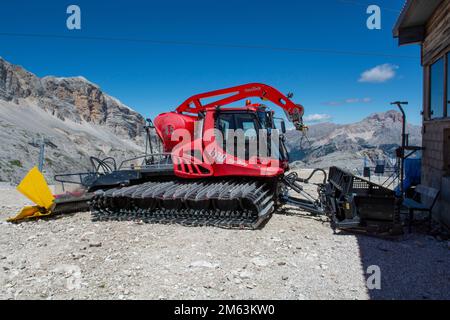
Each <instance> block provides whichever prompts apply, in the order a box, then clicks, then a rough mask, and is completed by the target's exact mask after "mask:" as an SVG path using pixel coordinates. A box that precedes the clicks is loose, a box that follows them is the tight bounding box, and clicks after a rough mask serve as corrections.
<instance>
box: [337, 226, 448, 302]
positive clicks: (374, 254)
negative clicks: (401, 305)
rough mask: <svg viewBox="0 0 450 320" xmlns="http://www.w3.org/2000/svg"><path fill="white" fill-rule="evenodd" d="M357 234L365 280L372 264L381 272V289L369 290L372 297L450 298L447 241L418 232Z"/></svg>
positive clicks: (368, 275)
mask: <svg viewBox="0 0 450 320" xmlns="http://www.w3.org/2000/svg"><path fill="white" fill-rule="evenodd" d="M339 234H340V232H338V233H337V235H339ZM347 234H348V233H347ZM355 237H356V238H357V240H358V244H359V251H360V257H361V264H362V267H363V270H364V271H365V272H366V274H365V276H366V279H368V278H369V277H370V275H371V274H368V273H367V270H368V268H369V267H370V266H373V265H375V266H378V267H379V268H380V271H381V289H372V290H369V289H368V294H369V296H370V298H371V299H447V300H448V299H450V252H449V249H448V248H447V242H446V241H438V240H436V239H435V238H433V237H431V236H427V235H425V234H419V233H413V234H406V235H404V236H400V237H398V239H397V240H384V239H379V238H376V237H372V236H367V235H355Z"/></svg>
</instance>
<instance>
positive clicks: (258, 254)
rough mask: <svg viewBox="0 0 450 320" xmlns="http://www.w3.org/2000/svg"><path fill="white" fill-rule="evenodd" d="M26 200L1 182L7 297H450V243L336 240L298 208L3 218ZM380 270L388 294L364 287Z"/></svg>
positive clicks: (1, 253) (1, 291) (1, 256)
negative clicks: (264, 218)
mask: <svg viewBox="0 0 450 320" xmlns="http://www.w3.org/2000/svg"><path fill="white" fill-rule="evenodd" d="M25 203H28V202H27V200H26V199H25V198H23V197H22V196H21V195H20V194H19V193H18V192H16V191H15V190H14V189H13V188H11V187H8V186H6V185H0V221H2V222H1V223H0V299H449V298H450V255H449V243H448V242H447V241H438V240H436V239H434V238H433V237H430V236H427V235H420V234H411V235H405V236H403V237H401V238H399V239H397V240H396V241H388V240H382V239H378V238H374V237H368V236H360V235H354V234H345V233H337V234H334V233H333V231H332V230H331V228H330V225H329V223H328V222H327V221H326V219H325V218H316V217H311V216H309V215H307V214H306V213H304V212H301V211H299V210H296V209H294V208H285V209H284V210H283V211H282V213H283V214H276V215H274V216H273V217H272V218H271V220H270V221H269V222H268V223H267V225H266V226H265V227H264V228H263V229H262V230H257V231H238V230H224V229H218V228H212V227H202V228H191V227H183V226H178V225H151V224H140V223H137V222H92V221H91V220H90V214H89V213H78V214H74V215H70V216H62V217H59V218H55V219H50V220H39V221H35V222H27V223H21V224H10V223H6V222H4V221H5V220H6V218H7V217H8V216H11V215H13V214H14V213H15V212H16V211H18V210H19V209H20V207H21V206H22V205H23V204H25ZM371 265H377V266H379V267H380V270H381V289H379V290H378V289H373V290H369V289H368V288H367V286H366V278H367V277H368V276H369V275H368V274H367V269H368V267H369V266H371Z"/></svg>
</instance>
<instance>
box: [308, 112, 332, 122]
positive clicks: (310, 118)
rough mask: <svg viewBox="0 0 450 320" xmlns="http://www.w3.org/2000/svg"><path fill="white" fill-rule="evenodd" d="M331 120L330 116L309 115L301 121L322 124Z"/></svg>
mask: <svg viewBox="0 0 450 320" xmlns="http://www.w3.org/2000/svg"><path fill="white" fill-rule="evenodd" d="M330 119H331V116H330V115H329V114H319V113H315V114H310V115H308V116H306V117H303V120H304V121H305V122H324V121H328V120H330Z"/></svg>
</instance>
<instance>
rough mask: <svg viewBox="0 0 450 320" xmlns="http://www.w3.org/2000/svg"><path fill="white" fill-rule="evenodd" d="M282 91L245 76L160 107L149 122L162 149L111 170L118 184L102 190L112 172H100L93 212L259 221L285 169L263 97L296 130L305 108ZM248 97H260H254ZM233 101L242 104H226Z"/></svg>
mask: <svg viewBox="0 0 450 320" xmlns="http://www.w3.org/2000/svg"><path fill="white" fill-rule="evenodd" d="M288 96H289V97H288ZM288 96H285V95H284V94H282V93H280V92H279V91H278V90H276V89H274V88H272V87H270V86H268V85H265V84H260V83H250V84H245V85H241V86H236V87H231V88H227V89H222V90H217V91H212V92H207V93H202V94H197V95H194V96H192V97H190V98H189V99H187V100H186V101H185V102H183V103H182V104H181V105H180V106H179V107H178V108H176V110H175V111H173V112H168V113H163V114H160V115H159V116H157V117H156V118H155V119H154V129H155V130H156V133H157V135H158V136H159V138H160V140H161V142H162V145H163V149H164V152H163V153H160V154H154V153H151V154H150V155H147V156H145V159H144V165H142V166H136V165H135V166H133V167H130V168H129V170H126V169H124V168H123V167H122V168H121V170H120V171H116V178H115V179H113V180H114V181H113V182H114V184H116V185H117V184H118V185H119V186H118V187H115V188H111V189H108V190H105V189H104V186H105V185H107V184H109V186H111V174H110V175H105V176H102V177H99V178H98V179H97V181H95V183H94V184H93V185H92V186H91V189H94V188H98V189H100V190H98V191H97V192H96V194H95V196H94V198H93V200H92V202H91V211H93V212H94V214H95V215H96V217H97V218H99V219H104V218H108V219H109V218H111V217H114V218H120V217H125V216H130V215H131V216H136V217H141V218H142V219H145V220H147V221H155V222H180V223H183V224H194V225H216V226H223V227H238V228H252V229H253V228H256V227H258V226H259V225H260V224H261V222H263V221H264V220H265V219H267V218H268V217H270V215H271V213H272V212H273V211H274V209H275V207H276V206H277V204H278V202H279V200H280V194H281V193H282V192H283V190H284V188H283V186H284V182H283V181H284V180H285V179H284V178H285V173H286V172H287V171H288V170H289V165H288V163H289V159H288V153H287V151H286V147H285V145H284V141H283V134H284V133H285V130H286V128H285V124H284V121H283V120H282V119H279V118H275V115H274V112H273V111H271V110H269V109H268V107H267V106H266V105H265V104H263V103H264V102H265V101H269V102H272V103H274V104H275V105H277V106H278V107H280V108H282V109H283V110H284V111H285V113H286V117H287V119H288V120H289V121H291V122H292V123H293V125H294V127H295V128H296V129H298V130H303V129H304V126H303V122H302V116H303V107H302V106H301V105H299V104H295V103H293V102H292V101H291V100H290V98H291V97H292V96H291V95H288ZM254 97H256V98H260V99H261V100H262V103H252V102H251V101H250V100H249V98H254ZM205 101H207V102H205ZM238 101H245V105H244V106H242V105H241V106H237V107H234V106H230V104H232V103H235V102H238ZM276 123H278V126H277V125H276ZM149 143H150V144H151V143H152V141H151V139H150V140H149ZM119 176H122V177H124V179H123V180H124V181H118V180H120V178H119ZM117 178H119V179H117Z"/></svg>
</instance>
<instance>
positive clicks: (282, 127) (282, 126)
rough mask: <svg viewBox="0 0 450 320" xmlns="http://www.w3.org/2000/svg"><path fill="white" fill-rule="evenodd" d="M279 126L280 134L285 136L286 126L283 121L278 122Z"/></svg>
mask: <svg viewBox="0 0 450 320" xmlns="http://www.w3.org/2000/svg"><path fill="white" fill-rule="evenodd" d="M280 126H281V133H282V134H285V133H286V124H285V123H284V120H281V121H280Z"/></svg>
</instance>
